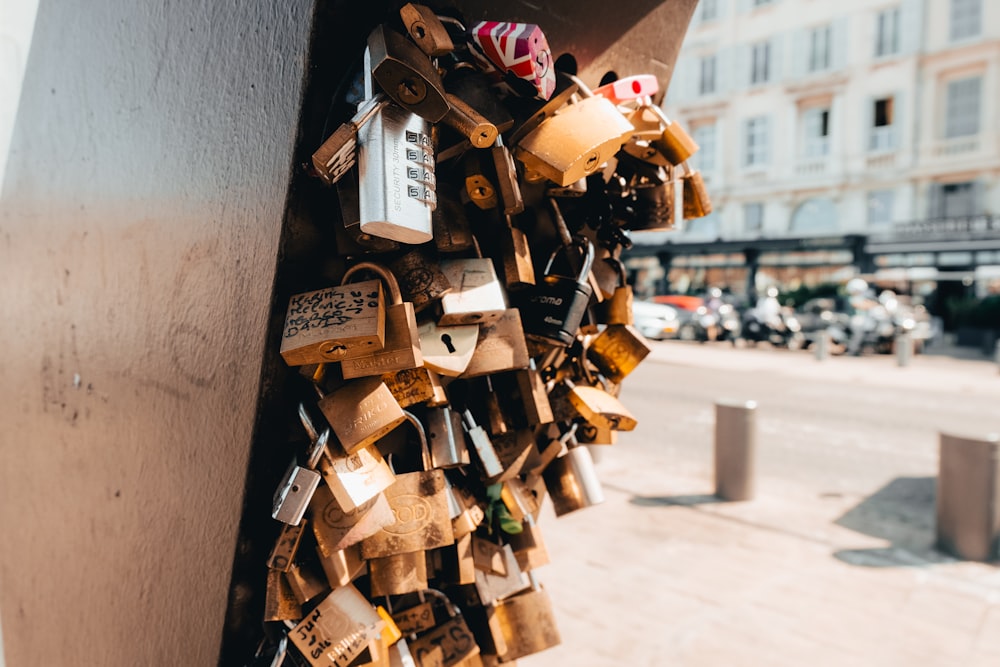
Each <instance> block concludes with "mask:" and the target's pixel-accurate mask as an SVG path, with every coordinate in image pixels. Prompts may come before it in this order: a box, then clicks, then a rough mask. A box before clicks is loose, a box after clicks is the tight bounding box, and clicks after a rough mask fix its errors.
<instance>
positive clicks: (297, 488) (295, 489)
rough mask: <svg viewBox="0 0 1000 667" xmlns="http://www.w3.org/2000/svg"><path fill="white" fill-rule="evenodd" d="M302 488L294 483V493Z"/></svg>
mask: <svg viewBox="0 0 1000 667" xmlns="http://www.w3.org/2000/svg"><path fill="white" fill-rule="evenodd" d="M300 490H301V488H300V487H299V485H298V484H292V493H298V492H299V491H300Z"/></svg>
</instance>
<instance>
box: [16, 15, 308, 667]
mask: <svg viewBox="0 0 1000 667" xmlns="http://www.w3.org/2000/svg"><path fill="white" fill-rule="evenodd" d="M311 18H312V5H311V3H309V2H297V3H294V2H293V3H250V4H246V3H233V2H218V3H202V2H198V1H196V0H175V1H174V2H167V1H166V0H162V1H158V0H144V1H142V2H134V1H131V0H91V1H89V2H55V1H51V2H50V1H48V0H42V2H41V5H40V7H39V11H38V16H37V19H36V23H35V33H34V39H33V43H32V48H31V53H30V58H29V61H28V64H27V69H26V74H25V84H24V89H23V92H22V96H21V103H20V108H19V113H18V119H17V125H16V129H15V132H14V135H13V139H12V143H11V153H10V159H9V163H8V165H7V172H6V178H5V182H4V183H3V195H2V200H0V201H2V205H0V339H2V340H3V341H4V347H3V353H2V355H0V424H2V425H3V427H2V428H0V526H2V527H3V539H0V612H2V613H0V616H2V623H3V628H4V643H5V654H6V662H7V665H8V666H9V667H22V666H26V665H36V664H51V665H78V664H89V665H154V664H156V665H181V664H184V665H208V664H213V663H214V661H215V660H216V657H217V655H218V650H219V641H220V637H221V633H222V622H223V617H224V613H225V609H226V606H227V588H228V584H229V571H230V566H231V563H232V559H233V550H234V545H235V541H236V529H237V524H238V521H239V516H240V510H241V501H242V497H243V484H244V478H245V475H246V461H247V456H248V452H249V448H250V442H251V435H252V431H253V427H254V420H255V413H256V400H257V395H258V384H259V375H260V369H261V359H262V349H263V344H264V335H265V324H266V322H267V320H268V316H269V312H270V295H271V288H272V283H273V277H274V271H275V264H276V256H277V247H278V240H279V234H280V230H281V223H282V216H283V212H284V206H285V199H286V194H287V192H286V190H287V184H288V181H289V172H290V165H291V154H292V149H293V144H294V140H295V136H296V127H297V123H298V111H299V98H300V87H301V82H302V79H303V72H304V65H305V50H306V47H307V44H308V36H309V29H310V23H311Z"/></svg>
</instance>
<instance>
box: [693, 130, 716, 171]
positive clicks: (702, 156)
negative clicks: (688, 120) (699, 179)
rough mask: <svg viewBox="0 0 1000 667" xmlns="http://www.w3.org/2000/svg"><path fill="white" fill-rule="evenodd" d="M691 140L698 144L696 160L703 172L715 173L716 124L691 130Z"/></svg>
mask: <svg viewBox="0 0 1000 667" xmlns="http://www.w3.org/2000/svg"><path fill="white" fill-rule="evenodd" d="M691 138H692V139H694V141H695V143H696V144H698V152H697V153H695V159H696V160H697V162H698V168H699V169H701V170H702V171H703V172H706V173H711V172H713V171H715V123H708V124H706V125H698V126H696V127H695V128H694V129H693V130H691Z"/></svg>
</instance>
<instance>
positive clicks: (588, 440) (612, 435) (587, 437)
mask: <svg viewBox="0 0 1000 667" xmlns="http://www.w3.org/2000/svg"><path fill="white" fill-rule="evenodd" d="M576 437H577V440H579V441H580V444H581V445H613V444H615V442H617V440H618V431H612V430H611V429H610V428H608V427H607V426H595V425H594V424H591V423H589V422H582V423H581V424H580V428H579V429H578V430H577V432H576Z"/></svg>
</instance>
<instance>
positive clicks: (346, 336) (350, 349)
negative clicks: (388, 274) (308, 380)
mask: <svg viewBox="0 0 1000 667" xmlns="http://www.w3.org/2000/svg"><path fill="white" fill-rule="evenodd" d="M383 301H384V296H383V293H382V285H381V283H379V281H377V280H368V281H364V282H359V283H354V284H348V285H340V286H338V287H328V288H326V289H321V290H315V291H312V292H304V293H302V294H296V295H295V296H293V297H292V298H291V300H290V301H289V303H288V312H287V315H286V316H285V326H284V329H283V330H282V335H281V356H282V358H283V359H284V360H285V363H287V364H288V365H289V366H303V365H305V364H318V363H323V362H324V361H336V360H340V359H343V358H345V357H347V356H350V355H358V354H365V353H366V352H367V351H369V350H373V349H379V348H381V347H382V345H383V343H384V341H385V306H384V303H383Z"/></svg>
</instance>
